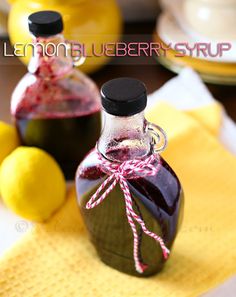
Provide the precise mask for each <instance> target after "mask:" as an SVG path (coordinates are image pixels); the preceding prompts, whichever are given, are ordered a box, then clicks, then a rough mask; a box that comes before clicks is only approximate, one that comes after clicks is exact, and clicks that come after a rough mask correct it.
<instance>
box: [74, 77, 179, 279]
mask: <svg viewBox="0 0 236 297" xmlns="http://www.w3.org/2000/svg"><path fill="white" fill-rule="evenodd" d="M101 95H102V106H103V109H104V111H103V117H104V123H103V129H102V133H101V136H100V139H99V141H98V143H97V147H96V148H95V149H94V150H92V151H91V152H90V153H89V154H88V155H87V156H86V157H85V159H84V160H83V161H82V163H81V164H80V166H79V167H78V170H77V174H76V189H77V198H78V203H79V206H80V210H81V213H82V216H83V219H84V221H85V225H86V227H87V229H88V231H89V233H90V238H91V241H92V243H93V244H94V246H95V248H96V250H97V252H98V255H99V256H100V258H101V260H102V261H103V262H104V263H106V264H107V265H109V266H111V267H113V268H115V269H118V270H120V271H122V272H125V273H127V274H131V275H135V276H149V275H153V274H155V273H157V272H158V271H160V269H161V268H162V267H163V264H164V263H165V258H167V253H168V252H169V251H168V250H169V249H171V247H172V245H173V242H174V240H175V237H176V234H177V232H178V229H179V226H180V223H181V221H182V214H183V191H182V188H181V185H180V182H179V180H178V178H177V176H176V175H175V173H174V171H173V170H172V169H171V168H170V166H169V165H168V164H167V163H166V162H165V161H164V160H163V158H162V157H161V156H160V155H159V152H160V151H162V150H163V149H164V147H165V145H166V137H165V134H164V132H163V130H162V129H161V128H160V127H158V126H156V125H153V124H150V123H148V122H147V121H146V120H145V117H144V109H145V107H146V103H147V93H146V88H145V86H144V84H143V83H142V82H140V81H138V80H136V79H131V78H118V79H114V80H111V81H109V82H107V83H106V84H104V85H103V87H102V90H101ZM126 186H127V187H126ZM127 188H128V189H127ZM129 193H130V194H129ZM132 222H133V223H132ZM145 228H146V229H148V231H147V230H146V229H145ZM134 229H136V230H134ZM154 233H155V234H154Z"/></svg>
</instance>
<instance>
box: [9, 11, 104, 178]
mask: <svg viewBox="0 0 236 297" xmlns="http://www.w3.org/2000/svg"><path fill="white" fill-rule="evenodd" d="M28 21H29V30H30V32H31V34H32V35H33V44H34V49H36V50H34V51H33V55H32V58H31V60H30V63H29V67H28V73H27V74H26V75H25V76H24V77H23V78H22V79H21V80H20V82H19V83H18V85H17V86H16V88H15V90H14V92H13V95H12V101H11V114H12V116H13V118H14V121H15V125H16V127H17V130H18V133H19V136H20V139H21V142H22V144H23V145H26V146H36V147H39V148H42V149H44V150H46V151H47V152H49V153H50V154H51V155H52V156H54V157H55V159H56V160H57V161H58V163H59V164H60V166H61V168H62V170H63V171H64V174H65V176H66V177H67V178H68V179H71V178H74V175H75V171H76V168H77V165H78V163H79V162H80V161H81V160H82V159H83V157H84V156H85V154H86V153H87V151H88V150H90V149H91V148H92V147H93V146H94V145H95V143H96V141H97V139H98V137H99V133H100V99H99V92H98V90H97V87H96V85H95V84H94V83H93V81H92V80H90V79H89V78H88V77H87V76H85V75H84V74H83V73H81V72H80V71H78V70H77V69H76V68H74V67H73V63H74V60H75V59H74V58H72V55H71V54H69V53H68V43H67V42H66V41H65V39H64V37H63V35H62V34H61V32H62V30H63V22H62V17H61V15H60V14H59V13H57V12H55V11H40V12H37V13H34V14H32V15H30V16H29V19H28Z"/></svg>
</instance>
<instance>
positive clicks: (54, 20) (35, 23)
mask: <svg viewBox="0 0 236 297" xmlns="http://www.w3.org/2000/svg"><path fill="white" fill-rule="evenodd" d="M28 24H29V31H30V32H31V33H32V34H33V35H34V36H36V37H39V36H42V37H43V36H52V35H56V34H59V33H61V32H62V31H63V21H62V16H61V15H60V13H58V12H57V11H52V10H43V11H38V12H35V13H32V14H31V15H30V16H29V17H28Z"/></svg>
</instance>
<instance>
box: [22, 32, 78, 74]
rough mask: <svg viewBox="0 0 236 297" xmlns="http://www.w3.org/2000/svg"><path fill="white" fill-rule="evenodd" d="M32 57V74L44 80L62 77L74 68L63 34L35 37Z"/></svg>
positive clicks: (30, 70) (29, 68) (30, 64)
mask: <svg viewBox="0 0 236 297" xmlns="http://www.w3.org/2000/svg"><path fill="white" fill-rule="evenodd" d="M32 44H33V46H32V49H33V52H32V57H31V59H30V63H29V66H28V70H29V72H30V73H32V74H35V75H37V76H40V77H42V78H56V77H61V76H63V75H64V74H66V73H67V72H69V71H70V70H71V69H72V68H73V60H72V58H71V56H70V55H69V52H68V44H67V43H66V41H65V39H64V36H63V35H62V34H57V35H53V36H49V37H35V36H33V41H32Z"/></svg>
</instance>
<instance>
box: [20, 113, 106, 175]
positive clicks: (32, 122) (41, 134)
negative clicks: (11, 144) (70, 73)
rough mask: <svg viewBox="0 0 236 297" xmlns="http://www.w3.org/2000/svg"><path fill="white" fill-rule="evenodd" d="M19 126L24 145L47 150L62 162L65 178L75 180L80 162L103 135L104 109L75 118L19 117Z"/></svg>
mask: <svg viewBox="0 0 236 297" xmlns="http://www.w3.org/2000/svg"><path fill="white" fill-rule="evenodd" d="M16 127H17V129H18V133H19V135H20V138H21V141H22V144H23V145H26V146H36V147H39V148H41V149H44V150H45V151H47V152H48V153H50V154H51V155H52V156H53V157H54V158H55V159H56V160H57V161H58V163H59V165H60V166H61V168H62V170H63V172H64V174H65V177H66V178H67V179H74V176H75V172H76V168H77V166H78V164H79V163H80V162H81V161H82V159H83V158H84V156H85V155H86V153H87V152H88V151H89V150H90V149H91V148H92V147H94V145H95V144H96V141H97V139H98V137H99V135H100V112H93V113H91V114H87V115H82V116H77V117H71V118H69V117H68V118H66V117H65V118H45V119H27V118H16Z"/></svg>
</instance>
